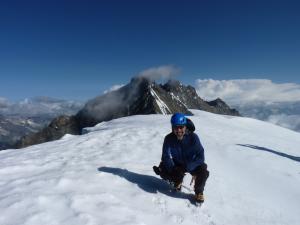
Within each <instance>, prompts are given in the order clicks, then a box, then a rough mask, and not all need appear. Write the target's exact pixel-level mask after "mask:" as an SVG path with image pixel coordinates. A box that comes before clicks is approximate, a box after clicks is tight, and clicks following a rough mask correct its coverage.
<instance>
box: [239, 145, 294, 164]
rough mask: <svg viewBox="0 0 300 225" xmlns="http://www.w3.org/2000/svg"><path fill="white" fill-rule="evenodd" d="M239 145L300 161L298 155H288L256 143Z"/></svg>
mask: <svg viewBox="0 0 300 225" xmlns="http://www.w3.org/2000/svg"><path fill="white" fill-rule="evenodd" d="M237 145H239V146H243V147H247V148H253V149H257V150H261V151H266V152H271V153H273V154H276V155H279V156H282V157H285V158H288V159H291V160H294V161H296V162H300V157H298V156H293V155H288V154H286V153H283V152H278V151H275V150H272V149H268V148H265V147H260V146H256V145H249V144H237Z"/></svg>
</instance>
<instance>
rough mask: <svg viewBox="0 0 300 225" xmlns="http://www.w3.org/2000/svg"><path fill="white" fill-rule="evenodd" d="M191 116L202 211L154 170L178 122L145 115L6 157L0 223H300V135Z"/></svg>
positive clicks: (245, 121) (0, 180)
mask: <svg viewBox="0 0 300 225" xmlns="http://www.w3.org/2000/svg"><path fill="white" fill-rule="evenodd" d="M193 114H194V116H192V117H190V118H191V119H192V120H193V122H194V123H195V126H196V133H197V134H199V136H200V139H201V141H202V144H203V146H204V148H205V152H206V162H207V164H208V169H209V171H210V177H209V179H208V180H207V185H206V189H205V197H206V201H205V203H204V204H203V205H202V207H201V208H200V207H196V206H194V205H193V204H192V203H191V202H190V201H189V200H188V198H187V197H186V196H187V195H185V194H174V193H170V192H169V191H168V185H167V184H165V183H164V182H163V181H161V180H160V179H159V178H158V177H157V176H156V175H155V174H154V173H153V171H152V166H153V165H154V164H158V163H159V160H160V156H161V146H162V142H163V138H164V136H165V135H166V134H167V133H168V132H170V124H169V120H170V116H169V115H139V116H130V117H124V118H120V119H116V120H112V121H110V122H103V123H100V124H98V125H96V126H95V127H91V128H86V129H85V134H84V135H81V136H73V135H65V136H64V137H63V138H62V139H60V140H58V141H54V142H48V143H44V144H40V145H35V146H31V147H28V148H25V149H23V150H6V151H1V152H0V161H1V164H0V210H1V213H0V224H1V225H18V224H24V225H40V224H53V225H56V224H64V225H68V224H70V225H77V224H78V225H79V224H80V225H82V224H90V225H96V224H105V225H116V224H122V225H126V224H130V225H133V224H172V225H173V224H187V225H192V224H203V225H206V224H210V225H212V224H214V225H223V224H224V225H225V224H230V225H235V224H236V225H240V224H243V225H252V224H262V225H267V224H270V225H271V224H272V225H273V224H278V225H284V224H289V225H298V224H299V221H300V189H299V186H300V158H299V156H300V152H299V148H298V146H300V134H299V133H297V132H293V131H291V130H288V129H285V128H282V127H278V126H275V125H272V124H269V123H266V122H262V121H258V120H254V119H249V118H241V117H232V116H224V115H216V114H211V113H207V112H202V111H197V110H193ZM190 179H191V177H190V175H187V176H186V177H185V180H184V182H185V186H187V187H189V182H190ZM183 191H184V192H186V193H189V190H187V189H184V190H183Z"/></svg>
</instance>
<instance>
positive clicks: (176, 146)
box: [161, 133, 205, 172]
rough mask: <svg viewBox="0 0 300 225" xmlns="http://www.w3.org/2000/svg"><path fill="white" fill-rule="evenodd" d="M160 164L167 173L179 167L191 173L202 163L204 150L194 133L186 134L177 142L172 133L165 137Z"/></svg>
mask: <svg viewBox="0 0 300 225" xmlns="http://www.w3.org/2000/svg"><path fill="white" fill-rule="evenodd" d="M161 160H162V163H163V165H164V166H165V167H166V169H167V170H168V171H171V170H172V168H174V166H181V167H183V168H185V170H186V171H187V172H192V171H193V170H195V169H196V168H197V167H198V166H200V165H202V164H203V163H204V160H205V158H204V149H203V147H202V145H201V142H200V140H199V137H198V135H197V134H195V133H187V134H185V135H184V136H183V139H182V140H178V139H177V137H176V135H175V134H174V133H170V134H168V135H167V136H166V137H165V140H164V144H163V151H162V159H161Z"/></svg>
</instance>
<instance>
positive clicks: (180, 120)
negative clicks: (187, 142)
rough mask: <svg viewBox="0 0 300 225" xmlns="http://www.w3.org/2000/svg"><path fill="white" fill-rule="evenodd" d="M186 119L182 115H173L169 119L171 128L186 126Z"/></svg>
mask: <svg viewBox="0 0 300 225" xmlns="http://www.w3.org/2000/svg"><path fill="white" fill-rule="evenodd" d="M186 123H187V122H186V117H185V115H184V114H182V113H174V114H173V116H172V117H171V124H172V126H183V125H186Z"/></svg>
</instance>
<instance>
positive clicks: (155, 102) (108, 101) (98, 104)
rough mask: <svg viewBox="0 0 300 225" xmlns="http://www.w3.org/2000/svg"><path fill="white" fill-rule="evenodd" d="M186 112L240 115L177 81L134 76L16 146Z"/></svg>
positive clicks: (189, 113) (222, 103)
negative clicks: (150, 116)
mask: <svg viewBox="0 0 300 225" xmlns="http://www.w3.org/2000/svg"><path fill="white" fill-rule="evenodd" d="M189 109H199V110H204V111H208V112H213V113H218V114H226V115H235V116H239V113H238V112H237V111H236V110H234V109H230V107H229V106H228V105H226V103H225V102H223V101H222V100H221V99H216V100H215V101H211V102H206V101H204V100H203V99H201V98H200V97H199V96H198V95H197V93H196V90H195V88H193V87H192V86H184V85H182V84H181V83H180V82H179V81H169V82H168V83H166V84H164V85H161V84H160V85H159V84H156V83H155V82H154V81H150V80H148V79H146V78H143V77H135V78H133V79H132V80H131V82H130V83H129V84H127V85H125V86H123V87H122V88H120V89H118V90H115V91H112V92H109V93H106V94H104V95H101V96H98V97H96V98H94V99H92V100H90V101H88V102H87V103H86V104H85V106H84V107H83V108H82V109H81V110H80V111H79V112H78V113H77V114H76V115H75V116H71V117H67V116H65V117H58V118H57V119H55V120H53V121H52V122H51V124H50V125H49V126H48V127H47V128H45V129H44V130H42V131H41V132H39V133H37V134H35V135H31V136H28V137H24V138H22V140H21V141H20V144H19V145H18V147H25V146H28V145H32V144H37V143H42V142H46V141H51V140H56V139H59V138H61V137H62V136H63V135H64V134H66V133H71V134H79V133H80V132H81V130H82V128H84V127H91V126H94V125H96V124H97V123H100V122H103V121H109V120H112V119H116V118H120V117H124V116H130V115H138V114H144V115H145V114H172V113H175V112H181V113H185V114H187V115H192V113H191V112H190V111H189Z"/></svg>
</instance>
